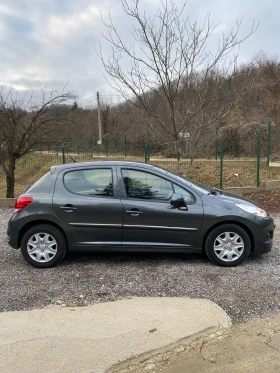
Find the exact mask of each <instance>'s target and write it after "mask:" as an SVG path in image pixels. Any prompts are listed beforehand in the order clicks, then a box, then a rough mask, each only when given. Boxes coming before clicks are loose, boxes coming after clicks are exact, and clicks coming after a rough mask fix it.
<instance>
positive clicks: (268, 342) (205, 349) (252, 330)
mask: <svg viewBox="0 0 280 373" xmlns="http://www.w3.org/2000/svg"><path fill="white" fill-rule="evenodd" d="M279 356H280V316H279V315H277V316H275V317H272V318H265V319H260V318H257V319H253V320H251V321H249V322H248V323H245V324H237V325H234V326H233V328H232V332H231V333H230V334H229V335H228V336H227V337H224V338H221V339H219V338H218V339H216V340H214V341H210V342H208V343H205V344H203V345H202V346H201V347H200V348H197V349H194V350H192V351H190V352H188V353H187V354H185V355H183V354H182V356H181V357H180V358H179V359H178V360H177V361H175V362H173V363H170V364H169V365H168V366H166V367H164V368H158V369H155V370H154V371H153V372H154V373H182V372H189V373H195V372H200V373H204V372H205V373H206V372H207V373H224V372H231V373H239V372H242V373H256V372H270V373H279V372H280V359H279Z"/></svg>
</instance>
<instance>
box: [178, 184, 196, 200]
mask: <svg viewBox="0 0 280 373" xmlns="http://www.w3.org/2000/svg"><path fill="white" fill-rule="evenodd" d="M173 185H174V193H178V194H181V195H182V196H183V198H184V200H185V202H186V204H192V203H195V198H194V196H193V195H192V194H191V193H190V192H188V191H187V190H186V189H183V188H182V187H180V186H179V185H176V184H173Z"/></svg>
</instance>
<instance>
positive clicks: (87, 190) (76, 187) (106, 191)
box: [64, 168, 114, 197]
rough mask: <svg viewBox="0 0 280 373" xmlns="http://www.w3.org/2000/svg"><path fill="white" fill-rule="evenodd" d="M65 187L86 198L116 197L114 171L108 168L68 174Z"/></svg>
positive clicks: (65, 176) (65, 178)
mask: <svg viewBox="0 0 280 373" xmlns="http://www.w3.org/2000/svg"><path fill="white" fill-rule="evenodd" d="M64 185H65V187H66V189H68V190H69V191H70V192H72V193H76V194H82V195H84V196H93V197H98V196H103V197H113V196H114V190H113V177H112V170H111V169H108V168H104V169H102V168H96V169H90V170H78V171H70V172H67V173H66V174H65V175H64Z"/></svg>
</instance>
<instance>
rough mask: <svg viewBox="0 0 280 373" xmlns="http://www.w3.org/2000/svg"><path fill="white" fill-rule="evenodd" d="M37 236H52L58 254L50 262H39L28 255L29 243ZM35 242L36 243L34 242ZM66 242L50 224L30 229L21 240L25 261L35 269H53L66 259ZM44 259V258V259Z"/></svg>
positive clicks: (53, 255)
mask: <svg viewBox="0 0 280 373" xmlns="http://www.w3.org/2000/svg"><path fill="white" fill-rule="evenodd" d="M35 234H48V235H50V236H51V237H52V238H53V239H54V240H55V241H52V242H55V244H53V246H54V247H55V250H56V254H51V255H52V257H51V259H49V260H48V261H44V262H39V261H36V260H35V259H33V258H32V257H31V256H30V255H29V253H28V247H30V245H28V241H29V239H31V238H32V237H33V236H34V235H35ZM34 242H35V241H34ZM66 251H67V248H66V242H65V238H64V236H63V234H62V233H61V232H60V230H59V229H57V228H56V227H54V226H52V225H48V224H40V225H36V226H34V227H32V228H30V229H29V230H28V231H27V232H26V233H25V234H24V235H23V237H22V240H21V253H22V256H23V257H24V259H25V260H26V261H27V262H28V263H29V264H31V265H32V266H33V267H37V268H49V267H53V266H55V265H56V264H58V263H59V262H61V260H62V259H63V258H64V256H65V254H66ZM42 259H43V257H42Z"/></svg>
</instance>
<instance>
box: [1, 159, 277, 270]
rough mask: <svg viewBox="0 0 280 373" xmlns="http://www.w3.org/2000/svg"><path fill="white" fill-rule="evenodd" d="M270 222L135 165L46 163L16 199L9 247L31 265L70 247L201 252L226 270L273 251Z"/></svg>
mask: <svg viewBox="0 0 280 373" xmlns="http://www.w3.org/2000/svg"><path fill="white" fill-rule="evenodd" d="M273 232H274V222H273V219H272V217H271V216H269V215H268V214H267V213H266V212H265V211H264V210H263V209H261V208H260V207H259V206H257V205H256V204H255V203H254V202H251V201H249V200H247V199H245V198H242V197H240V196H236V195H234V194H230V193H226V192H223V191H221V190H219V189H216V188H207V187H205V186H202V185H200V184H198V183H196V182H194V181H192V180H190V179H187V178H184V177H181V176H177V175H175V174H173V173H171V172H169V171H166V170H164V169H162V168H159V167H155V166H152V165H149V164H142V163H135V162H86V163H73V164H68V165H67V164H66V165H65V164H64V165H59V166H53V167H51V169H50V171H49V172H48V173H47V174H46V175H44V176H43V177H42V178H41V179H40V180H38V181H37V182H36V183H35V184H33V185H32V186H31V187H29V188H28V190H27V191H26V192H25V193H24V194H22V195H21V196H20V197H19V198H18V199H17V201H16V204H15V212H14V214H13V215H12V217H11V219H10V221H9V225H8V236H9V244H10V245H11V247H13V248H14V249H18V248H21V252H22V255H23V257H24V259H25V260H26V261H27V262H28V263H30V264H31V265H33V266H35V267H41V268H46V267H51V266H53V265H55V264H58V263H59V262H60V261H61V260H62V259H63V258H64V256H65V254H66V253H67V252H68V251H85V250H88V251H93V250H102V251H103V252H105V251H107V250H110V251H112V250H113V251H142V252H143V251H146V252H176V253H179V252H180V253H203V252H205V253H206V255H207V257H208V258H209V259H210V260H211V261H212V262H213V263H215V264H217V265H220V266H225V267H231V266H236V265H238V264H240V263H242V262H243V261H244V260H245V259H246V258H247V257H248V255H249V253H250V252H251V251H252V252H254V253H255V254H261V253H266V252H268V251H270V250H271V247H272V239H273Z"/></svg>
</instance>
